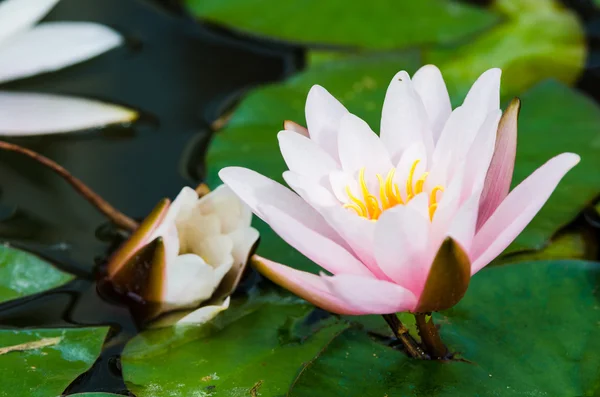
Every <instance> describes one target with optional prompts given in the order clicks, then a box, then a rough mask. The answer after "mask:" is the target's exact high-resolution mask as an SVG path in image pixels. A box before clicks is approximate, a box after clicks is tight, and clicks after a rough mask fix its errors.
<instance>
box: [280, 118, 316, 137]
mask: <svg viewBox="0 0 600 397" xmlns="http://www.w3.org/2000/svg"><path fill="white" fill-rule="evenodd" d="M283 129H284V130H288V131H294V132H295V133H297V134H300V135H303V136H305V137H307V138H310V134H309V133H308V129H307V128H306V127H303V126H301V125H300V124H298V123H295V122H293V121H291V120H286V121H284V122H283Z"/></svg>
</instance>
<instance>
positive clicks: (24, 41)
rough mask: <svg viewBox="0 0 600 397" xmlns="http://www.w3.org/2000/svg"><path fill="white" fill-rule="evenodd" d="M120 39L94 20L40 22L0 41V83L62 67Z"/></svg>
mask: <svg viewBox="0 0 600 397" xmlns="http://www.w3.org/2000/svg"><path fill="white" fill-rule="evenodd" d="M1 29H2V28H1V27H0V30H1ZM122 43H123V37H122V36H121V35H120V34H118V33H117V32H115V31H114V30H112V29H110V28H109V27H106V26H103V25H99V24H97V23H91V22H48V23H43V24H40V25H38V26H36V27H34V28H33V29H30V30H28V31H26V32H23V33H19V34H17V35H15V36H13V37H11V38H10V39H9V40H7V41H6V42H3V43H0V83H4V82H7V81H11V80H16V79H20V78H23V77H30V76H34V75H36V74H40V73H43V72H52V71H55V70H58V69H62V68H64V67H67V66H70V65H74V64H76V63H80V62H83V61H86V60H88V59H90V58H93V57H96V56H98V55H100V54H102V53H105V52H107V51H109V50H111V49H113V48H115V47H117V46H119V45H121V44H122Z"/></svg>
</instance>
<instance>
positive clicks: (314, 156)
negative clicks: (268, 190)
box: [277, 131, 339, 181]
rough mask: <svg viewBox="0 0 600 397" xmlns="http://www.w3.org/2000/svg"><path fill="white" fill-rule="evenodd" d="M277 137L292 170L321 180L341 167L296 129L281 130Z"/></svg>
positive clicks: (286, 161)
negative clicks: (295, 130)
mask: <svg viewBox="0 0 600 397" xmlns="http://www.w3.org/2000/svg"><path fill="white" fill-rule="evenodd" d="M277 138H278V139H279V148H280V149H281V155H282V156H283V158H284V160H285V163H286V164H287V166H288V168H289V169H290V171H293V172H295V173H297V174H299V175H302V176H305V177H308V178H310V179H312V180H315V181H319V180H321V178H322V177H324V176H325V175H328V174H329V173H330V172H332V171H334V170H336V169H338V168H339V166H338V163H337V161H335V160H334V159H333V158H332V157H331V156H330V155H329V154H328V153H327V152H325V151H324V150H323V149H322V148H321V147H320V146H319V145H317V144H316V143H315V142H314V141H312V140H311V139H309V138H307V137H304V136H302V135H299V134H298V133H296V132H294V131H281V132H279V134H278V135H277Z"/></svg>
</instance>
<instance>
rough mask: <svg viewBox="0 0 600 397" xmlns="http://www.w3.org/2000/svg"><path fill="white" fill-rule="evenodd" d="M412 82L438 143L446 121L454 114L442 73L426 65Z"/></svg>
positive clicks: (418, 71)
mask: <svg viewBox="0 0 600 397" xmlns="http://www.w3.org/2000/svg"><path fill="white" fill-rule="evenodd" d="M412 81H413V86H414V88H415V91H416V92H417V94H419V97H420V98H421V101H422V102H423V105H424V106H425V110H426V111H427V116H428V119H429V123H430V126H431V132H432V134H433V141H434V142H437V140H438V138H439V137H440V134H441V132H442V128H444V124H445V123H446V120H447V119H448V117H450V113H452V106H451V105H450V96H449V95H448V89H447V88H446V83H444V78H443V77H442V73H441V72H440V70H439V69H438V68H437V67H436V66H434V65H425V66H423V67H422V68H421V69H419V70H417V72H416V73H415V74H414V76H413V79H412Z"/></svg>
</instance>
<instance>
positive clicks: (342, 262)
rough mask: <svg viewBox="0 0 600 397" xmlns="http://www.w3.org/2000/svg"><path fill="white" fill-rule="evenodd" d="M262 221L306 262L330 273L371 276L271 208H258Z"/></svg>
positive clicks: (348, 255)
mask: <svg viewBox="0 0 600 397" xmlns="http://www.w3.org/2000/svg"><path fill="white" fill-rule="evenodd" d="M260 209H261V212H262V213H263V214H264V215H265V221H266V222H267V223H268V224H269V226H271V228H273V230H274V231H275V233H277V234H278V235H279V236H280V237H281V238H282V239H283V240H285V242H287V243H288V244H290V245H291V246H292V247H294V248H296V249H297V250H298V251H300V253H302V254H303V255H305V256H306V257H307V258H308V259H310V260H311V261H313V262H315V263H316V264H317V265H319V266H321V267H322V268H323V269H325V270H327V271H328V272H330V273H333V274H340V273H348V274H357V275H362V276H365V277H373V274H372V273H371V272H370V271H369V270H368V269H367V268H366V267H365V265H363V264H362V263H361V262H360V261H359V260H358V259H356V257H354V255H352V254H351V253H349V252H348V251H346V249H344V248H343V247H341V246H340V245H338V244H336V243H335V242H333V241H331V240H329V239H328V238H326V237H324V236H322V235H320V234H319V233H317V232H315V231H314V230H311V229H309V228H307V227H306V226H304V225H303V224H302V223H300V222H298V221H297V220H295V219H294V218H292V217H291V216H289V215H287V214H286V213H284V212H282V211H281V210H279V209H277V208H275V207H272V206H264V207H263V206H261V207H260Z"/></svg>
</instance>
